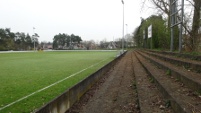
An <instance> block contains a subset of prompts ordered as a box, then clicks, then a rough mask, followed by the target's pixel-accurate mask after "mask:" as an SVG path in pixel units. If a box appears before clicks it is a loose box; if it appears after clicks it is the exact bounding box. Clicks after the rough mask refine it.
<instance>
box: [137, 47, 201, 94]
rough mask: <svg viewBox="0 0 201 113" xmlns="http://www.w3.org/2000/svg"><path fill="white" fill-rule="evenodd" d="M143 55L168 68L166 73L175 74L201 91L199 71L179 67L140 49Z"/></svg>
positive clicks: (161, 66) (188, 84)
mask: <svg viewBox="0 0 201 113" xmlns="http://www.w3.org/2000/svg"><path fill="white" fill-rule="evenodd" d="M138 52H139V53H140V54H141V55H142V56H143V57H145V58H146V59H149V60H150V61H151V62H152V63H154V64H155V65H157V66H159V67H160V68H163V69H165V70H166V73H168V74H170V75H172V76H174V77H175V78H177V79H178V80H180V81H181V82H183V83H184V84H185V85H186V86H188V87H189V88H191V89H193V90H194V91H196V92H198V93H201V76H200V74H198V73H194V72H191V71H187V70H186V69H184V68H182V67H177V66H175V65H173V64H171V63H168V62H165V61H163V60H160V59H156V58H154V57H152V56H148V55H146V54H145V53H142V52H140V51H138Z"/></svg>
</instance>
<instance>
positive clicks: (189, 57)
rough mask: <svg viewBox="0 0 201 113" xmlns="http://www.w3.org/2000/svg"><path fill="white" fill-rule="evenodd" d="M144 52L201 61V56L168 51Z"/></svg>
mask: <svg viewBox="0 0 201 113" xmlns="http://www.w3.org/2000/svg"><path fill="white" fill-rule="evenodd" d="M144 50H146V51H150V52H154V53H160V54H164V55H173V56H177V57H182V58H188V59H191V60H198V61H201V56H200V55H191V54H184V53H175V52H168V51H155V50H150V49H144Z"/></svg>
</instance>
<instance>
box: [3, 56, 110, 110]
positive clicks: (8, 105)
mask: <svg viewBox="0 0 201 113" xmlns="http://www.w3.org/2000/svg"><path fill="white" fill-rule="evenodd" d="M107 59H109V58H107ZM107 59H104V60H102V61H100V62H98V63H96V64H93V65H91V66H89V67H87V68H85V69H83V70H81V71H79V72H76V73H74V74H72V75H70V76H68V77H66V78H64V79H62V80H59V81H57V82H55V83H53V84H51V85H49V86H46V87H44V88H42V89H39V90H37V91H35V92H33V93H31V94H29V95H27V96H24V97H22V98H20V99H18V100H16V101H14V102H12V103H10V104H7V105H6V106H4V107H1V108H0V111H1V110H3V109H5V108H7V107H10V106H12V105H13V104H15V103H17V102H20V101H22V100H24V99H26V98H28V97H30V96H32V95H34V94H36V93H39V92H41V91H43V90H45V89H47V88H50V87H52V86H54V85H57V84H58V83H60V82H63V81H64V80H66V79H68V78H71V77H73V76H75V75H77V74H79V73H81V72H83V71H85V70H87V69H89V68H92V67H94V66H96V65H98V64H100V63H101V62H104V61H105V60H107Z"/></svg>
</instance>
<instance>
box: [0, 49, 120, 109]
mask: <svg viewBox="0 0 201 113" xmlns="http://www.w3.org/2000/svg"><path fill="white" fill-rule="evenodd" d="M117 54H118V51H51V52H23V53H0V113H9V112H11V113H25V112H26V113H27V112H33V111H34V110H36V109H38V108H40V107H41V106H42V105H44V104H46V103H47V102H49V101H51V100H52V99H54V98H55V97H57V96H58V95H60V94H61V93H63V92H64V91H66V90H67V89H68V88H70V87H72V86H73V85H75V84H76V83H78V82H79V81H80V80H83V79H84V78H86V77H87V76H88V75H90V74H92V73H93V72H95V71H96V70H98V69H100V68H101V67H102V66H104V65H105V64H107V63H108V62H110V61H111V60H113V59H114V58H115V56H116V55H117ZM71 75H73V76H71ZM69 76H70V77H69Z"/></svg>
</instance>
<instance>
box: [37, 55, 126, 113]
mask: <svg viewBox="0 0 201 113" xmlns="http://www.w3.org/2000/svg"><path fill="white" fill-rule="evenodd" d="M125 53H126V52H125ZM125 53H123V54H121V55H120V56H118V57H117V58H115V59H114V60H113V61H111V62H110V63H108V64H106V65H105V66H104V67H102V68H101V69H99V70H98V71H96V72H95V73H93V74H91V75H90V76H88V77H87V78H85V79H84V80H82V81H80V82H79V83H77V84H76V85H74V86H73V87H71V88H70V89H68V90H67V91H65V92H64V93H63V94H61V95H59V96H58V97H56V98H55V99H54V100H52V101H50V102H49V103H47V104H46V105H44V106H43V107H41V108H40V109H38V110H37V111H36V112H35V113H65V112H66V111H67V110H68V109H69V108H70V107H71V106H72V105H73V104H74V103H75V102H77V101H79V99H80V97H81V96H82V95H83V94H84V93H86V91H88V90H89V89H90V88H91V87H92V86H93V85H94V83H96V82H97V81H98V80H99V79H100V78H101V77H102V76H103V75H104V74H105V73H106V72H108V70H109V69H110V68H112V67H113V66H114V65H115V64H116V62H117V61H118V60H120V59H121V58H122V57H123V56H124V55H125Z"/></svg>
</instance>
